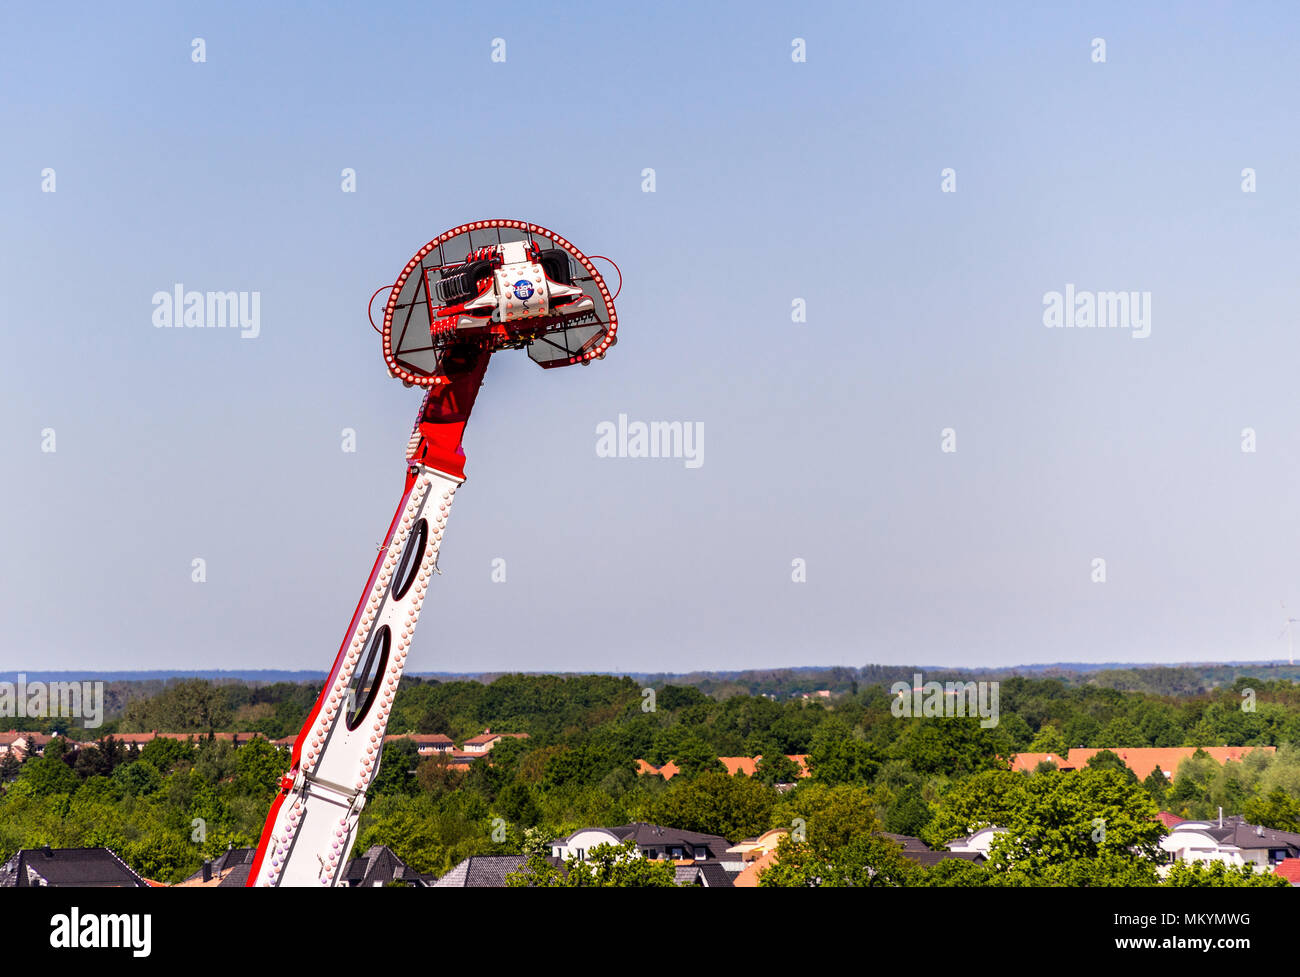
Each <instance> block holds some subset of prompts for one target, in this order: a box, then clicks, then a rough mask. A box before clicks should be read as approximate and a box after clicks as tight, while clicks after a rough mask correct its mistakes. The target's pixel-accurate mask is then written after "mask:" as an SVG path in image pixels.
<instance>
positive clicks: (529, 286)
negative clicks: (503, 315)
mask: <svg viewBox="0 0 1300 977" xmlns="http://www.w3.org/2000/svg"><path fill="white" fill-rule="evenodd" d="M532 297H533V283H532V282H530V281H528V279H526V278H521V279H519V281H517V282H515V298H517V299H520V300H521V301H524V302H527V301H528V300H529V299H530V298H532Z"/></svg>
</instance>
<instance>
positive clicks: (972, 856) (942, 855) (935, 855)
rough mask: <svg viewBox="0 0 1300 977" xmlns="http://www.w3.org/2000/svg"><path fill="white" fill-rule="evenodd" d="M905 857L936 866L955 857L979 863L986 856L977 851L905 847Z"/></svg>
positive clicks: (920, 863)
mask: <svg viewBox="0 0 1300 977" xmlns="http://www.w3.org/2000/svg"><path fill="white" fill-rule="evenodd" d="M903 857H904V858H906V859H909V860H911V861H913V862H916V863H917V864H918V865H921V866H923V867H925V868H934V866H936V865H938V864H939V863H940V862H942V861H944V860H945V859H949V858H955V859H957V860H958V861H963V862H974V863H975V864H977V865H978V864H979V863H980V862H982V861H984V856H983V855H982V854H980V853H979V852H977V851H908V850H907V849H904V850H903Z"/></svg>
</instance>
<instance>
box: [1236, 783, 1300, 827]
mask: <svg viewBox="0 0 1300 977" xmlns="http://www.w3.org/2000/svg"><path fill="white" fill-rule="evenodd" d="M1241 813H1242V815H1243V816H1244V817H1245V819H1246V822H1247V823H1248V824H1262V825H1263V826H1264V827H1266V828H1273V829H1275V830H1277V831H1295V832H1300V801H1297V800H1296V799H1295V798H1294V797H1292V796H1291V795H1290V794H1288V793H1287V792H1286V791H1284V790H1282V789H1280V788H1278V789H1276V790H1273V791H1271V792H1270V793H1269V794H1268V796H1267V797H1252V798H1250V799H1249V800H1248V801H1246V804H1245V807H1244V808H1243V810H1242V812H1241Z"/></svg>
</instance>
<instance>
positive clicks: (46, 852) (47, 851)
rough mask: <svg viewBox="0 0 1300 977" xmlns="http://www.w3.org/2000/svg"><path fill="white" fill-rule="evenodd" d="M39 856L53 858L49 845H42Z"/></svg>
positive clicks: (52, 851)
mask: <svg viewBox="0 0 1300 977" xmlns="http://www.w3.org/2000/svg"><path fill="white" fill-rule="evenodd" d="M41 854H42V855H44V856H45V857H46V858H53V857H54V850H53V849H52V848H51V847H50V846H49V845H42V846H41Z"/></svg>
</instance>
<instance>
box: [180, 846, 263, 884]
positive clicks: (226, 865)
mask: <svg viewBox="0 0 1300 977" xmlns="http://www.w3.org/2000/svg"><path fill="white" fill-rule="evenodd" d="M256 853H257V849H255V848H228V849H226V850H225V851H224V852H222V853H221V855H220V856H218V857H217V858H214V859H212V860H211V861H205V862H204V863H203V866H202V867H201V868H200V869H199V870H198V871H197V872H195V873H194V874H193V875H191V876H190V877H189V878H187V879H186V880H185V881H183V882H177V883H176V885H175V886H173V888H179V889H215V888H223V889H233V888H239V887H243V886H245V885H246V884H247V883H248V874H249V871H250V870H251V869H252V867H253V856H254V855H255V854H256Z"/></svg>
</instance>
